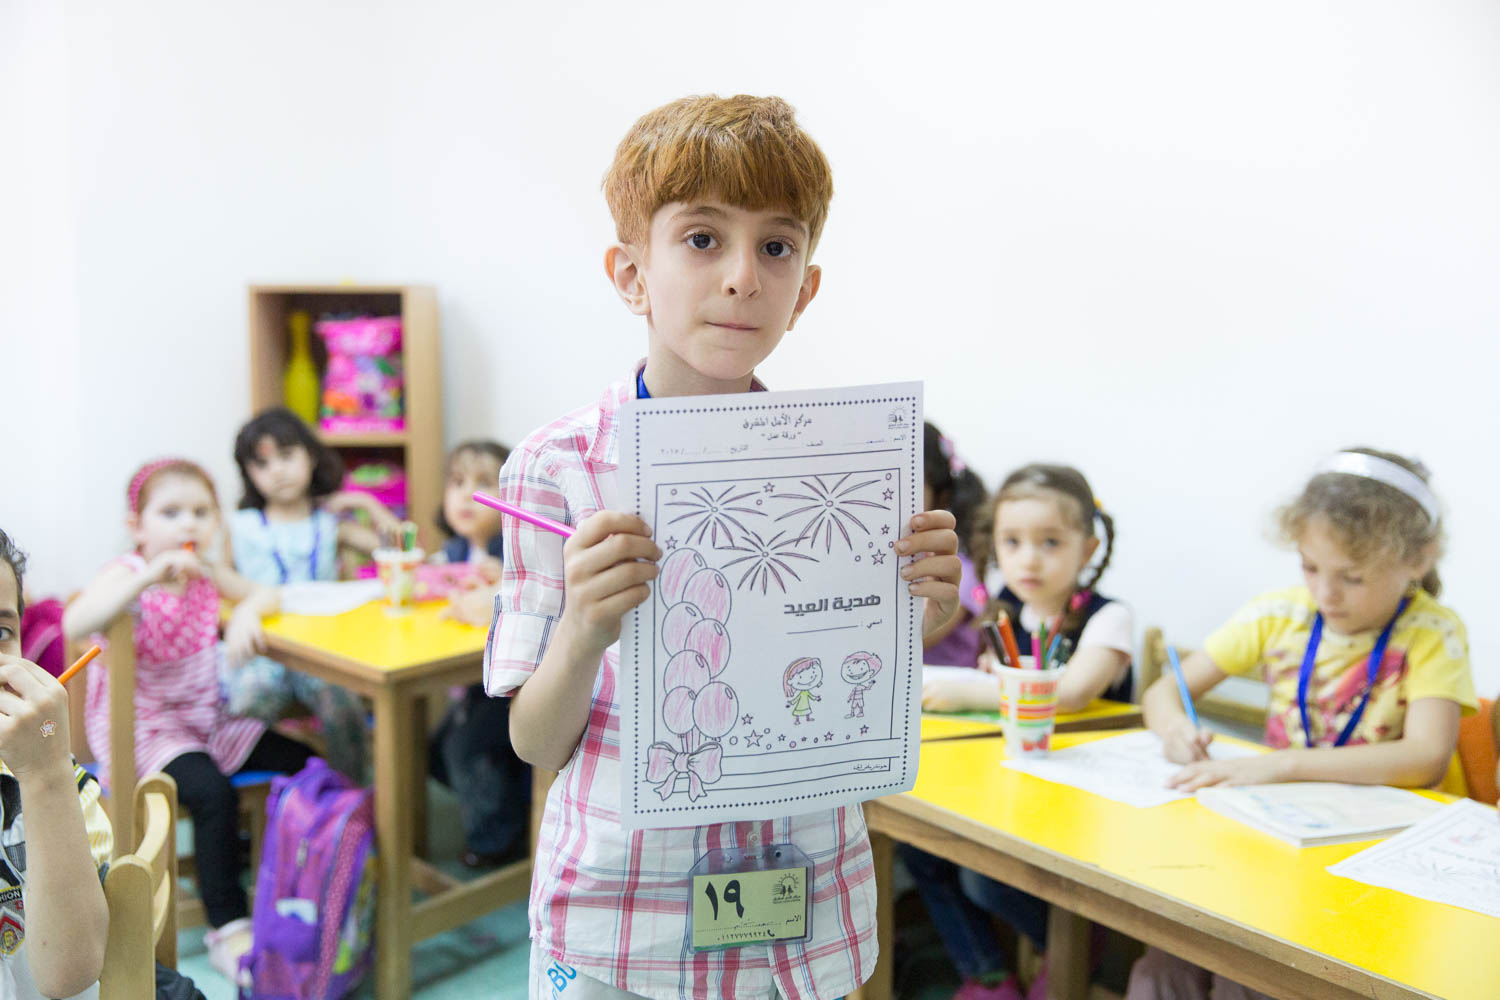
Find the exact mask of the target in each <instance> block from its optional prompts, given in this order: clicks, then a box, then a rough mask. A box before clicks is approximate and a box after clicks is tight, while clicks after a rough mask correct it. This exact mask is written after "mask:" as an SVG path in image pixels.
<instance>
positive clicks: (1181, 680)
mask: <svg viewBox="0 0 1500 1000" xmlns="http://www.w3.org/2000/svg"><path fill="white" fill-rule="evenodd" d="M1167 659H1168V660H1169V661H1171V664H1172V676H1174V677H1176V678H1177V693H1178V694H1180V695H1182V707H1183V708H1185V709H1187V714H1188V718H1189V719H1191V720H1192V723H1193V728H1194V729H1200V728H1202V724H1201V723H1200V722H1199V721H1198V710H1197V709H1196V708H1194V707H1193V696H1192V695H1191V694H1189V693H1188V686H1187V678H1186V677H1184V676H1182V661H1181V660H1179V659H1177V648H1176V647H1175V646H1173V645H1172V644H1171V643H1167Z"/></svg>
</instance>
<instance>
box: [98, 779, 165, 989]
mask: <svg viewBox="0 0 1500 1000" xmlns="http://www.w3.org/2000/svg"><path fill="white" fill-rule="evenodd" d="M132 805H133V806H134V807H135V812H136V814H137V823H136V827H137V829H139V830H140V831H141V839H140V842H139V844H137V845H136V846H135V850H134V851H133V852H131V853H125V854H120V855H119V856H117V857H116V858H115V859H114V861H113V862H111V863H110V866H109V873H108V874H107V875H106V876H105V878H104V896H105V899H106V900H107V901H108V903H109V938H108V940H107V942H106V944H105V947H104V969H103V971H102V973H101V974H100V976H99V1000H140V998H142V997H151V996H155V994H156V963H157V962H160V963H161V964H163V965H166V966H169V967H172V968H176V966H177V899H176V892H177V783H176V782H174V781H173V780H172V778H171V777H170V776H169V775H166V774H153V775H151V776H150V777H148V778H146V779H145V780H144V781H142V782H141V783H140V785H139V787H138V788H137V789H136V794H135V800H134V802H133V803H132ZM118 836H119V835H118V833H116V837H117V838H118ZM116 844H119V840H118V839H116Z"/></svg>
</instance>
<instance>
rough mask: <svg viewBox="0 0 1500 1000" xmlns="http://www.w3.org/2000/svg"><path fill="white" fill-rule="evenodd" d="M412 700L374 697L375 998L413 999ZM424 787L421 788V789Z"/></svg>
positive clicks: (414, 735) (392, 695)
mask: <svg viewBox="0 0 1500 1000" xmlns="http://www.w3.org/2000/svg"><path fill="white" fill-rule="evenodd" d="M415 719H416V712H415V710H414V709H413V707H412V705H411V703H410V700H409V699H407V698H402V697H400V696H398V695H397V694H396V692H394V691H391V690H389V689H386V690H382V691H381V692H380V693H379V694H378V695H377V696H376V698H375V837H376V844H377V846H378V848H379V850H378V858H379V866H380V884H379V891H378V892H376V894H375V996H376V997H377V998H378V1000H400V998H404V997H409V996H411V950H412V944H413V943H414V942H413V938H412V921H411V878H412V875H411V858H412V833H413V830H412V822H411V816H410V815H409V812H410V810H411V808H412V802H413V801H414V799H415V797H416V796H415V792H416V789H415V787H414V783H413V780H412V778H413V771H412V767H411V763H410V760H409V757H410V755H411V752H412V746H413V744H414V743H415V741H416V738H417V731H416V730H415V729H414V728H413V725H412V724H413V722H414V721H415ZM424 787H425V786H424Z"/></svg>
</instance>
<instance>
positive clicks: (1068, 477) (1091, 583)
mask: <svg viewBox="0 0 1500 1000" xmlns="http://www.w3.org/2000/svg"><path fill="white" fill-rule="evenodd" d="M1036 497H1045V498H1047V499H1052V500H1060V501H1061V506H1062V508H1063V510H1064V512H1065V514H1066V515H1067V516H1068V517H1070V518H1072V519H1074V523H1075V526H1076V527H1077V528H1078V529H1079V530H1080V531H1082V532H1083V534H1084V537H1085V538H1094V537H1096V536H1095V533H1094V523H1095V521H1097V522H1098V523H1099V524H1100V526H1102V528H1103V530H1104V556H1103V558H1101V559H1100V560H1099V562H1098V563H1096V564H1095V565H1094V566H1093V568H1092V570H1091V571H1090V572H1089V574H1088V576H1087V578H1086V579H1085V580H1084V581H1082V582H1080V583H1079V585H1078V589H1077V590H1076V591H1074V593H1073V598H1072V599H1071V600H1069V602H1068V610H1067V611H1066V612H1064V613H1063V619H1062V631H1063V632H1064V633H1068V634H1071V633H1076V632H1077V631H1078V630H1080V629H1081V628H1083V624H1084V619H1085V612H1086V609H1087V605H1088V600H1087V596H1086V595H1088V594H1089V593H1090V592H1091V591H1092V590H1093V589H1094V588H1095V587H1096V586H1098V584H1099V578H1100V577H1102V576H1103V575H1104V571H1105V570H1106V569H1108V568H1109V562H1110V559H1111V558H1112V557H1113V556H1114V552H1115V519H1114V518H1113V517H1111V516H1110V515H1109V512H1108V511H1106V510H1105V509H1104V508H1103V507H1101V506H1100V505H1099V501H1098V500H1097V499H1095V497H1094V491H1093V490H1092V489H1091V488H1090V487H1089V481H1088V480H1087V479H1085V478H1084V477H1083V473H1081V472H1079V471H1078V470H1077V469H1075V468H1073V467H1072V466H1068V465H1048V464H1045V463H1040V462H1038V463H1033V464H1031V465H1024V466H1022V467H1021V468H1019V469H1017V470H1016V471H1014V472H1012V473H1011V474H1010V475H1008V476H1006V477H1005V481H1004V482H1003V483H1001V484H1000V489H999V490H998V491H997V492H996V493H995V497H994V501H993V502H992V503H990V504H989V505H988V506H987V507H986V508H985V509H984V511H983V513H982V516H981V518H980V520H979V523H978V524H977V525H976V527H975V529H974V535H973V538H972V539H971V540H970V543H969V549H970V551H971V552H974V553H977V554H978V555H979V557H980V558H981V559H982V560H983V561H984V562H983V565H982V566H980V567H979V575H980V579H981V580H982V579H984V576H985V573H986V572H987V571H988V569H989V567H990V566H991V565H992V564H993V563H994V561H995V515H996V512H997V511H999V509H1000V505H1001V504H1002V503H1005V501H1007V500H1022V499H1028V498H1036ZM1080 595H1083V596H1084V599H1083V600H1079V599H1078V598H1079V596H1080ZM1001 611H1004V612H1005V613H1006V614H1007V615H1009V616H1010V617H1011V619H1012V620H1014V621H1020V615H1021V608H1020V606H1019V605H1017V604H1016V602H1015V601H1012V600H1010V599H1009V598H1006V599H1004V600H1002V599H1000V598H998V597H996V598H992V599H991V600H990V604H989V607H988V608H986V609H985V619H986V620H987V621H993V620H995V619H996V618H997V617H998V615H999V612H1001Z"/></svg>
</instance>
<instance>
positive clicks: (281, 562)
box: [260, 508, 323, 584]
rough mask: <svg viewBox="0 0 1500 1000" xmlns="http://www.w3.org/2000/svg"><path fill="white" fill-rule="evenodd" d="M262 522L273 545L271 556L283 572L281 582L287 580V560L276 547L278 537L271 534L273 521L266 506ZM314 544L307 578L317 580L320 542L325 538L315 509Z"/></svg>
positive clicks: (262, 509) (313, 520) (262, 514)
mask: <svg viewBox="0 0 1500 1000" xmlns="http://www.w3.org/2000/svg"><path fill="white" fill-rule="evenodd" d="M260 523H261V524H262V525H264V526H265V529H266V541H267V542H268V543H269V544H270V546H271V558H272V559H275V560H276V568H277V569H278V570H279V571H280V572H281V582H282V583H283V584H285V583H286V582H287V571H286V560H285V559H282V558H281V553H280V552H279V551H277V549H276V539H275V537H273V536H272V534H271V522H270V521H268V520H267V519H266V511H265V508H261V511H260ZM312 524H313V544H312V554H311V555H309V556H308V557H307V578H308V579H309V580H316V579H317V578H318V543H319V542H321V541H322V540H323V532H322V529H321V528H320V527H319V526H318V513H317V511H313V516H312Z"/></svg>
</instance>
